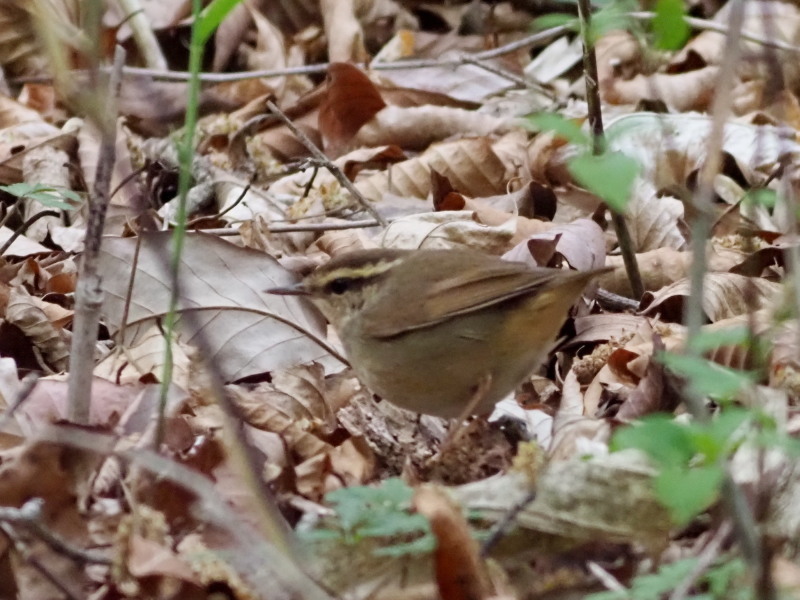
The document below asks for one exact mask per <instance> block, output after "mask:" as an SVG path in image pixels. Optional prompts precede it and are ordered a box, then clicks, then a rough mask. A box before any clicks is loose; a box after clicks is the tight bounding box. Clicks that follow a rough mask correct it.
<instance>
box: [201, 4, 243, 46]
mask: <svg viewBox="0 0 800 600" xmlns="http://www.w3.org/2000/svg"><path fill="white" fill-rule="evenodd" d="M241 1H242V0H213V2H211V4H209V5H208V6H206V7H205V8H204V9H203V11H202V12H201V13H200V18H199V19H198V20H197V23H195V26H194V35H195V39H194V41H195V42H196V43H198V44H199V45H201V46H203V45H205V43H206V42H207V41H208V38H210V37H211V35H212V34H213V33H214V31H216V29H217V27H219V24H220V23H222V21H224V20H225V17H227V16H228V13H229V12H231V11H232V10H233V9H234V8H235V7H236V5H237V4H239V3H240V2H241Z"/></svg>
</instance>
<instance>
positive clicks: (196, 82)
mask: <svg viewBox="0 0 800 600" xmlns="http://www.w3.org/2000/svg"><path fill="white" fill-rule="evenodd" d="M202 8H203V3H202V0H192V17H193V22H192V39H191V44H190V46H189V72H190V73H191V74H192V75H193V77H191V78H190V79H189V85H188V90H187V98H186V119H185V123H184V127H183V137H182V139H181V141H180V144H179V145H178V165H179V166H178V169H179V175H178V206H177V210H176V213H175V227H174V229H173V234H172V254H171V256H170V262H169V277H170V282H171V285H170V298H169V307H168V310H167V314H166V316H165V317H164V337H165V341H164V369H163V371H162V375H161V390H160V395H159V402H158V421H157V425H156V433H155V450H156V451H158V449H159V448H160V447H161V443H162V441H163V440H164V419H165V413H166V409H167V398H168V396H169V386H170V383H171V381H172V372H173V367H174V364H173V363H174V356H173V353H172V343H173V340H174V339H175V331H176V326H177V321H178V297H179V285H178V284H179V277H180V266H181V256H182V254H183V246H184V243H185V241H186V195H187V194H188V192H189V184H190V183H191V180H192V159H193V157H194V134H195V128H196V127H197V117H198V108H199V105H200V79H199V78H198V77H197V75H198V74H199V73H200V70H201V67H202V64H203V50H204V44H203V43H202V42H201V41H200V40H199V37H198V35H197V31H196V30H197V24H198V21H199V16H200V11H201V10H202Z"/></svg>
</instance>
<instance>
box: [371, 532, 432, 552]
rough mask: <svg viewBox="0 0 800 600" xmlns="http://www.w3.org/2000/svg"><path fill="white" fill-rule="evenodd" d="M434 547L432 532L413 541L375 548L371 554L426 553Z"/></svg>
mask: <svg viewBox="0 0 800 600" xmlns="http://www.w3.org/2000/svg"><path fill="white" fill-rule="evenodd" d="M435 549H436V538H435V537H433V535H432V534H429V535H425V536H423V537H421V538H418V539H416V540H414V541H413V542H406V543H401V544H392V545H391V546H386V547H384V548H377V549H376V550H375V551H374V552H373V554H375V555H376V556H393V557H397V556H405V555H406V554H427V553H428V552H433V551H434V550H435Z"/></svg>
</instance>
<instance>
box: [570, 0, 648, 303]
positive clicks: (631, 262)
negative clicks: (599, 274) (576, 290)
mask: <svg viewBox="0 0 800 600" xmlns="http://www.w3.org/2000/svg"><path fill="white" fill-rule="evenodd" d="M578 15H579V16H580V21H581V35H582V37H583V69H584V81H585V82H586V103H587V104H588V107H589V127H590V129H591V131H592V154H594V155H599V154H602V153H603V152H604V151H605V148H606V142H605V132H604V131H603V113H602V109H601V104H600V88H599V86H598V75H597V55H596V54H595V50H594V44H593V43H592V41H591V39H590V33H589V32H590V31H591V6H590V5H589V0H578ZM611 222H612V223H613V225H614V232H615V233H616V234H617V244H619V249H620V253H621V254H622V260H623V261H624V262H625V271H626V272H627V274H628V281H630V284H631V290H632V291H633V297H634V298H635V299H636V298H641V297H642V295H643V294H644V285H643V284H642V276H641V274H640V273H639V264H638V263H637V262H636V251H635V250H634V248H633V240H632V239H631V234H630V231H629V230H628V225H627V223H626V222H625V217H623V216H622V215H621V214H620V213H618V212H617V211H615V210H612V211H611Z"/></svg>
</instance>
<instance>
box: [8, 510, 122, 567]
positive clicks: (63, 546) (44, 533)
mask: <svg viewBox="0 0 800 600" xmlns="http://www.w3.org/2000/svg"><path fill="white" fill-rule="evenodd" d="M43 506H44V500H42V499H41V498H32V499H31V500H28V501H27V502H26V503H25V504H23V505H22V507H21V508H8V507H0V521H2V522H4V523H10V524H12V525H19V526H21V527H24V528H25V529H28V530H30V531H31V533H33V534H34V535H36V537H38V538H39V539H40V540H42V541H43V542H44V543H45V544H47V545H48V546H50V547H51V548H52V549H53V550H55V551H56V552H57V553H58V554H61V555H63V556H66V557H67V558H70V559H71V560H74V561H75V562H78V563H81V564H98V565H110V564H111V563H112V562H113V561H112V560H111V559H110V558H109V557H108V556H104V555H102V554H98V553H97V552H91V551H88V550H82V549H80V548H76V547H74V546H73V545H72V544H70V543H69V542H67V541H65V540H64V539H62V538H61V536H59V535H57V534H56V533H54V532H52V531H50V530H49V529H48V528H47V527H45V526H44V524H43V523H42V507H43Z"/></svg>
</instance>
